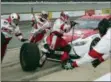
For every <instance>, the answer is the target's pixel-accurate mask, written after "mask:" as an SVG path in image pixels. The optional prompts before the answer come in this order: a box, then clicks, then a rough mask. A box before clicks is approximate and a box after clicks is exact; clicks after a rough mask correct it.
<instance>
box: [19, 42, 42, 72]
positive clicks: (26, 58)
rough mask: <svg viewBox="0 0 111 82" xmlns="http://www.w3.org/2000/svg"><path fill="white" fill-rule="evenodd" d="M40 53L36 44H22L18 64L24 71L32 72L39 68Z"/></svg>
mask: <svg viewBox="0 0 111 82" xmlns="http://www.w3.org/2000/svg"><path fill="white" fill-rule="evenodd" d="M39 60H40V52H39V48H38V46H37V44H34V43H24V44H23V45H22V47H21V50H20V64H21V67H22V69H23V70H24V71H34V70H36V69H37V67H39Z"/></svg>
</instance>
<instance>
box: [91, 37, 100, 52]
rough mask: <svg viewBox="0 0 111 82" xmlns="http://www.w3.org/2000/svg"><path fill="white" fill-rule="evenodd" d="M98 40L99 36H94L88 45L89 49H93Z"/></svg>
mask: <svg viewBox="0 0 111 82" xmlns="http://www.w3.org/2000/svg"><path fill="white" fill-rule="evenodd" d="M99 41H100V38H99V37H97V38H95V39H94V40H93V41H92V42H91V45H90V50H92V49H93V47H94V46H96V44H97V43H98V42H99Z"/></svg>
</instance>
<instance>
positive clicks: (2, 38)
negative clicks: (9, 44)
mask: <svg viewBox="0 0 111 82" xmlns="http://www.w3.org/2000/svg"><path fill="white" fill-rule="evenodd" d="M5 42H6V40H5V36H4V34H3V33H2V32H1V45H2V46H3V45H4V44H5Z"/></svg>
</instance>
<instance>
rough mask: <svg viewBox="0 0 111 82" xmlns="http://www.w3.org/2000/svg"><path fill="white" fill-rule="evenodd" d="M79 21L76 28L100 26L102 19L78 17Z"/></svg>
mask: <svg viewBox="0 0 111 82" xmlns="http://www.w3.org/2000/svg"><path fill="white" fill-rule="evenodd" d="M75 21H76V22H77V23H79V24H77V25H76V26H75V28H84V29H87V28H89V29H95V28H97V27H98V23H99V22H100V20H95V19H77V20H75Z"/></svg>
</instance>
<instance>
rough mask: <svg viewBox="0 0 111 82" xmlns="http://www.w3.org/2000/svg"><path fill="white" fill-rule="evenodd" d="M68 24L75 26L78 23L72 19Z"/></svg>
mask: <svg viewBox="0 0 111 82" xmlns="http://www.w3.org/2000/svg"><path fill="white" fill-rule="evenodd" d="M70 24H71V27H73V26H75V25H76V24H78V23H76V22H74V21H70Z"/></svg>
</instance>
